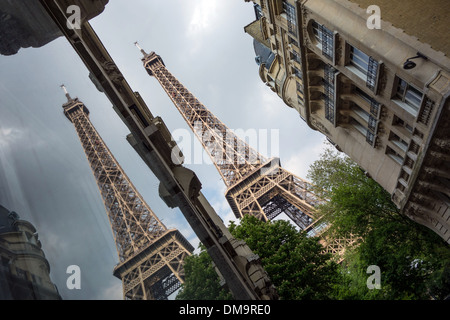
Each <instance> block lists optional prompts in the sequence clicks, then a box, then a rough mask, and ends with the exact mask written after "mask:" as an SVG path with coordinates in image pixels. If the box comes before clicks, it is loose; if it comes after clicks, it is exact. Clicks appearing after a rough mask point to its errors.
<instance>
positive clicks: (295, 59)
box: [291, 51, 301, 63]
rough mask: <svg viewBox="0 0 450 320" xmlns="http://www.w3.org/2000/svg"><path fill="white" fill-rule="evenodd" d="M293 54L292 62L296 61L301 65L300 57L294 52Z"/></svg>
mask: <svg viewBox="0 0 450 320" xmlns="http://www.w3.org/2000/svg"><path fill="white" fill-rule="evenodd" d="M291 54H292V60H294V61H295V62H298V63H301V60H300V55H299V54H298V53H297V52H295V51H292V52H291Z"/></svg>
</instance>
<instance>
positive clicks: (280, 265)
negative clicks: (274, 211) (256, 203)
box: [229, 215, 339, 300]
mask: <svg viewBox="0 0 450 320" xmlns="http://www.w3.org/2000/svg"><path fill="white" fill-rule="evenodd" d="M229 229H230V232H231V233H232V234H233V236H234V237H236V238H237V239H242V240H244V241H245V242H246V243H247V244H248V246H249V247H250V249H252V251H253V252H254V253H255V254H257V255H259V256H260V258H261V263H262V266H263V267H264V269H265V270H266V272H267V273H268V275H269V277H270V278H271V280H272V282H273V284H274V285H275V287H276V289H277V292H278V294H279V296H280V299H283V300H300V299H317V300H319V299H320V300H324V299H331V298H333V287H334V284H335V283H336V282H337V281H338V278H339V273H338V266H337V264H336V263H334V262H333V261H331V260H330V258H331V256H330V255H329V254H325V253H322V252H323V247H322V245H321V244H319V242H318V239H317V238H313V237H311V238H309V237H307V235H306V233H305V232H298V231H297V230H296V229H295V227H294V226H293V225H292V224H291V223H290V222H288V221H284V220H278V221H273V222H263V221H261V220H258V219H257V218H255V217H253V216H250V215H247V216H245V217H244V218H242V219H241V220H240V224H239V225H236V224H235V223H234V222H232V223H231V225H230V228H229Z"/></svg>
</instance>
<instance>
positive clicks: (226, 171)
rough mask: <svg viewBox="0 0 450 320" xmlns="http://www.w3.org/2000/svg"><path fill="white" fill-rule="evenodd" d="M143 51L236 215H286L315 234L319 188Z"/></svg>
mask: <svg viewBox="0 0 450 320" xmlns="http://www.w3.org/2000/svg"><path fill="white" fill-rule="evenodd" d="M138 47H139V46H138ZM141 51H142V53H143V54H144V58H143V59H142V61H143V63H144V66H145V68H146V70H147V72H148V73H149V74H150V75H151V76H154V77H155V78H156V79H157V80H158V82H159V83H160V84H161V86H162V87H163V89H164V90H165V91H166V93H167V94H168V96H169V97H170V99H171V100H172V102H173V103H174V105H175V107H176V108H177V109H178V111H179V112H180V113H181V115H182V116H183V118H184V119H185V121H186V122H187V124H188V125H189V127H190V128H191V129H192V131H193V132H194V133H195V135H196V136H197V138H198V139H199V140H200V142H201V143H202V145H203V147H204V149H205V150H206V151H207V153H208V155H209V156H210V157H211V159H212V160H213V163H214V165H215V166H216V168H217V170H218V171H219V173H220V175H221V176H222V178H223V181H224V183H225V184H226V186H227V192H226V198H227V200H228V202H229V204H230V206H231V208H232V210H233V212H234V214H235V216H236V217H237V218H242V217H243V216H244V215H246V214H250V215H253V216H255V217H257V218H258V219H261V220H263V221H268V220H272V219H274V218H275V217H277V216H278V215H279V214H281V213H285V214H286V215H287V216H288V217H289V218H290V219H292V221H293V222H294V223H295V224H297V225H298V227H299V228H300V229H301V230H307V231H308V230H310V229H311V228H312V227H313V225H314V222H315V220H316V218H317V217H315V209H314V207H315V206H316V205H317V204H319V203H321V202H322V201H323V200H322V199H320V198H319V197H318V196H317V195H316V194H315V193H314V191H313V186H312V185H311V184H310V183H309V182H307V181H305V180H303V179H301V178H299V177H297V176H296V175H294V174H293V173H291V172H289V171H287V170H285V169H283V168H282V167H281V165H280V162H279V159H276V158H274V159H267V158H266V157H264V156H263V155H261V154H260V153H259V152H257V151H256V150H255V149H253V148H252V147H251V146H249V145H248V144H247V143H246V142H245V141H243V140H242V139H240V138H239V137H238V136H236V135H235V134H234V133H233V132H232V131H231V130H229V129H228V128H227V126H225V125H224V124H223V123H222V122H221V121H220V120H219V119H218V118H217V117H216V116H215V115H214V114H213V113H212V112H210V111H209V110H208V109H207V108H206V107H205V106H204V105H203V104H202V103H201V102H200V101H199V100H198V99H197V98H196V97H195V96H194V95H193V94H192V93H191V92H190V91H189V90H188V89H187V88H185V87H184V86H183V84H182V83H181V82H180V81H178V80H177V79H176V78H175V77H174V76H173V75H172V74H171V73H170V72H169V71H168V70H167V68H166V67H165V65H164V62H163V61H162V59H161V57H160V56H158V55H157V54H155V53H154V52H152V53H150V54H147V53H146V52H145V51H144V50H142V49H141Z"/></svg>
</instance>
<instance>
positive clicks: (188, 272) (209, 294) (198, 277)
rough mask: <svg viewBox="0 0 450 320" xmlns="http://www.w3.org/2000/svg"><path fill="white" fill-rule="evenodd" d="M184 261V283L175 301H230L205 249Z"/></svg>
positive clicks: (228, 293)
mask: <svg viewBox="0 0 450 320" xmlns="http://www.w3.org/2000/svg"><path fill="white" fill-rule="evenodd" d="M200 248H201V252H200V253H199V254H194V255H191V256H189V257H187V258H186V259H185V264H184V271H185V281H184V283H183V285H182V286H181V289H180V292H179V293H178V295H177V296H176V300H231V299H232V298H233V296H232V295H231V293H230V292H229V291H228V290H227V289H224V288H222V287H221V285H220V280H219V276H218V275H217V273H216V271H215V268H214V267H213V263H212V259H211V257H210V256H209V254H208V252H207V251H206V248H205V247H204V246H202V245H200Z"/></svg>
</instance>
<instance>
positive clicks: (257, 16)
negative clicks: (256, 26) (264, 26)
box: [253, 3, 264, 20]
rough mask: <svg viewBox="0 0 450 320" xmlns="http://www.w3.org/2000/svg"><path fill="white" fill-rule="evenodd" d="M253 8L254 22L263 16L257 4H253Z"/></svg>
mask: <svg viewBox="0 0 450 320" xmlns="http://www.w3.org/2000/svg"><path fill="white" fill-rule="evenodd" d="M253 8H254V9H255V16H256V20H259V19H261V18H262V17H264V14H263V12H262V9H261V7H260V5H259V4H257V3H255V4H254V6H253Z"/></svg>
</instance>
